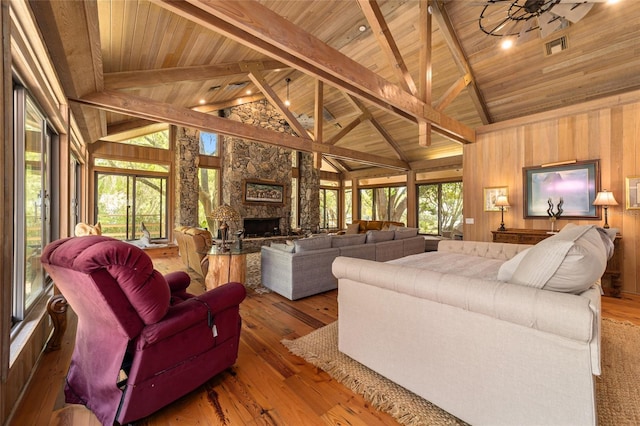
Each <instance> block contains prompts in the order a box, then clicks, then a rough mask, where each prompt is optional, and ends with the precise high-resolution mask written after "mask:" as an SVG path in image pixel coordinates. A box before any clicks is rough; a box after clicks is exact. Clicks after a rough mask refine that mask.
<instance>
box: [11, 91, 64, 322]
mask: <svg viewBox="0 0 640 426" xmlns="http://www.w3.org/2000/svg"><path fill="white" fill-rule="evenodd" d="M14 111H15V116H14V120H15V139H14V143H15V164H16V177H15V194H16V197H15V203H16V204H15V206H14V207H15V211H16V216H15V227H14V241H15V246H14V253H15V257H14V269H15V274H14V277H13V279H14V281H13V291H12V301H13V307H12V311H13V313H12V325H14V324H16V323H18V322H20V321H22V320H23V319H24V318H25V316H26V315H27V314H28V312H29V310H30V308H31V307H32V306H33V304H34V302H35V301H36V300H37V299H38V298H39V296H41V295H42V294H44V292H45V289H46V285H45V284H46V282H45V274H44V269H43V268H42V265H41V264H40V255H41V254H42V250H43V248H44V246H45V245H46V244H47V243H49V242H50V240H51V220H50V213H51V209H50V203H51V191H50V186H51V171H50V170H51V169H50V167H51V164H50V155H51V143H52V139H53V138H54V136H55V135H54V134H53V132H52V131H51V130H50V129H49V127H48V126H47V122H46V119H45V116H44V115H43V114H42V113H41V112H40V110H39V109H38V107H37V106H36V104H35V102H34V101H33V100H32V99H31V98H30V96H29V95H28V94H27V92H26V90H25V89H24V88H23V87H16V89H15V91H14Z"/></svg>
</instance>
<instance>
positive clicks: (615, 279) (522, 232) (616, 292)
mask: <svg viewBox="0 0 640 426" xmlns="http://www.w3.org/2000/svg"><path fill="white" fill-rule="evenodd" d="M491 233H492V234H493V241H494V242H496V243H511V244H536V243H539V242H540V241H542V240H544V239H545V238H548V237H550V236H552V235H553V233H551V232H549V231H547V230H544V229H507V230H506V231H491ZM613 246H614V250H613V256H612V257H611V259H609V261H608V262H607V269H606V270H605V271H604V274H603V275H602V278H604V279H605V280H603V282H602V285H603V289H604V290H605V293H606V294H607V295H609V296H613V297H620V289H621V288H622V280H621V278H620V277H621V276H622V236H621V235H620V234H618V235H616V238H615V240H614V241H613ZM606 279H608V280H609V282H610V288H609V289H607V288H605V283H606ZM607 290H608V291H607Z"/></svg>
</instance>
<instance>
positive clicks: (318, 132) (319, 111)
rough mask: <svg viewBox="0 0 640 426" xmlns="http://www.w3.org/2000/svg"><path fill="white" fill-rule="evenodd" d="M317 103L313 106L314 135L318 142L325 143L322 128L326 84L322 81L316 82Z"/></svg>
mask: <svg viewBox="0 0 640 426" xmlns="http://www.w3.org/2000/svg"><path fill="white" fill-rule="evenodd" d="M314 92H315V97H314V98H315V101H314V104H313V111H314V116H315V117H314V121H313V130H314V131H313V134H314V136H315V138H316V142H320V143H324V134H323V132H322V130H323V129H322V127H323V125H324V111H323V108H324V83H323V82H322V81H320V80H316V86H315V91H314Z"/></svg>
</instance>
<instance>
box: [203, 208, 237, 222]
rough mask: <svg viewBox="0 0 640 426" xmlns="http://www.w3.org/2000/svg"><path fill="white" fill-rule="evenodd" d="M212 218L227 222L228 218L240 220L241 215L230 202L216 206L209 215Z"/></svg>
mask: <svg viewBox="0 0 640 426" xmlns="http://www.w3.org/2000/svg"><path fill="white" fill-rule="evenodd" d="M209 217H210V218H211V219H214V220H219V221H223V222H226V221H228V220H240V215H239V214H238V212H236V211H235V210H234V209H233V208H231V206H229V205H228V204H223V205H221V206H218V207H216V208H215V209H213V211H212V212H211V215H210V216H209Z"/></svg>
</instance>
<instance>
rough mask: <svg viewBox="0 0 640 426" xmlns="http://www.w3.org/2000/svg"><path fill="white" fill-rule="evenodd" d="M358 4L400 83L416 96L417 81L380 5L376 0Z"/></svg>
mask: <svg viewBox="0 0 640 426" xmlns="http://www.w3.org/2000/svg"><path fill="white" fill-rule="evenodd" d="M358 4H359V5H360V8H361V9H362V13H363V14H364V17H365V18H366V19H367V22H368V23H369V26H370V27H371V30H372V32H373V35H374V36H375V37H376V40H378V46H380V48H381V49H382V51H383V52H384V53H385V54H386V55H387V59H388V60H389V64H390V65H391V68H392V69H393V71H394V73H395V74H396V77H397V78H398V80H399V81H400V85H401V86H402V87H403V88H404V90H406V91H407V92H408V93H411V94H412V95H413V96H416V95H417V93H418V89H417V87H416V83H415V82H414V81H413V77H411V73H410V72H409V69H408V68H407V65H406V64H405V62H404V59H403V58H402V54H401V53H400V49H398V45H397V44H396V42H395V40H394V38H393V35H392V34H391V30H390V29H389V26H388V25H387V23H386V21H385V19H384V15H383V14H382V10H380V6H379V5H378V3H377V2H376V0H358Z"/></svg>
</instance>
